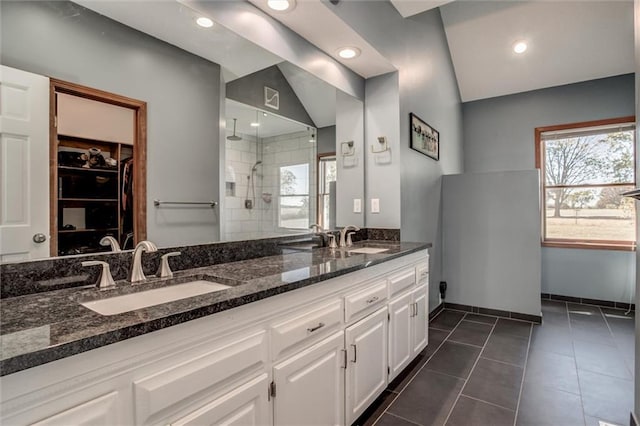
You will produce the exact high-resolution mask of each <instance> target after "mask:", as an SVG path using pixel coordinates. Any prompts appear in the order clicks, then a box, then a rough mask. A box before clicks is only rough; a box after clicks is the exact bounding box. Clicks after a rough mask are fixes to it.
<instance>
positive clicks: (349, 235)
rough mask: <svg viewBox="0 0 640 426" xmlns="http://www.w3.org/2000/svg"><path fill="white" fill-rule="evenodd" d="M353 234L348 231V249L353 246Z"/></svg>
mask: <svg viewBox="0 0 640 426" xmlns="http://www.w3.org/2000/svg"><path fill="white" fill-rule="evenodd" d="M351 234H352V232H349V231H347V247H351V246H352V245H353V241H351Z"/></svg>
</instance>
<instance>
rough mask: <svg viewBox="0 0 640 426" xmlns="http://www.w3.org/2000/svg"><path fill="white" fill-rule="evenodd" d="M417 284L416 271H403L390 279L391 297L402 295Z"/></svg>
mask: <svg viewBox="0 0 640 426" xmlns="http://www.w3.org/2000/svg"><path fill="white" fill-rule="evenodd" d="M415 283H416V269H415V268H406V269H401V270H400V271H398V272H396V273H395V274H393V275H391V276H390V277H389V297H393V296H394V295H396V294H398V293H400V292H401V291H402V290H405V289H407V288H409V287H411V286H413V285H414V284H415Z"/></svg>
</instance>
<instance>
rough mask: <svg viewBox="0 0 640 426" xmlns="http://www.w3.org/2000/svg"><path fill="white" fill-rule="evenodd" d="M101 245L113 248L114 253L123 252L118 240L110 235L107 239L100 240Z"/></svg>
mask: <svg viewBox="0 0 640 426" xmlns="http://www.w3.org/2000/svg"><path fill="white" fill-rule="evenodd" d="M100 245H101V246H111V251H113V252H119V251H122V250H121V249H120V243H118V240H116V239H115V238H113V237H112V236H110V235H107V236H106V237H102V239H101V240H100Z"/></svg>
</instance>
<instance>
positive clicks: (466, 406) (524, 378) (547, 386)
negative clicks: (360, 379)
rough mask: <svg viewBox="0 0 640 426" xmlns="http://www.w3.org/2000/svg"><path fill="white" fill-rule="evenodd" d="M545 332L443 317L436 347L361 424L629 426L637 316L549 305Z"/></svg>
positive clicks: (518, 324)
mask: <svg viewBox="0 0 640 426" xmlns="http://www.w3.org/2000/svg"><path fill="white" fill-rule="evenodd" d="M542 314H543V324H542V325H532V324H531V323H528V322H524V321H516V320H511V319H505V318H496V317H492V316H486V315H478V314H472V313H466V312H460V311H454V310H448V309H447V310H444V311H442V312H441V313H440V314H439V315H438V316H437V317H436V318H434V319H433V320H432V321H431V323H430V327H429V345H428V346H427V348H426V349H425V350H424V351H423V352H422V353H421V354H420V355H419V356H418V357H417V358H416V360H415V361H414V362H413V363H412V364H411V365H410V366H409V367H407V369H406V370H405V371H404V372H403V373H402V374H401V375H400V376H399V377H398V378H396V379H395V380H394V382H393V383H391V384H390V385H389V387H388V388H387V390H386V391H385V392H384V394H383V395H382V396H381V397H380V398H378V400H377V401H376V403H375V404H374V405H373V406H372V407H371V408H370V409H369V410H368V411H367V413H365V414H364V415H363V416H362V417H361V418H360V419H359V420H358V421H357V422H356V423H355V424H356V425H358V426H360V425H362V426H371V425H376V426H412V425H413V426H416V425H418V426H427V425H464V426H466V425H478V426H489V425H491V426H501V425H509V426H514V425H516V426H520V425H522V426H525V425H527V426H529V425H530V426H538V425H562V426H599V425H600V424H601V423H600V422H601V421H602V422H606V423H609V424H615V425H626V424H628V422H629V413H630V411H631V407H632V404H633V375H634V371H633V368H634V340H635V328H634V316H633V313H632V314H631V315H625V311H623V310H617V309H611V308H600V307H598V306H591V305H580V304H574V303H566V302H556V301H549V300H543V301H542Z"/></svg>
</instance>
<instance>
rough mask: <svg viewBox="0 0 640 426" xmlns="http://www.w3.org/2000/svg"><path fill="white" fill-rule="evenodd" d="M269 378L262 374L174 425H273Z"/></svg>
mask: <svg viewBox="0 0 640 426" xmlns="http://www.w3.org/2000/svg"><path fill="white" fill-rule="evenodd" d="M268 377H269V376H268V375H267V373H264V374H261V375H260V376H258V377H256V378H255V379H253V380H250V381H248V382H246V383H244V384H242V385H240V386H238V387H237V388H235V389H233V390H231V391H230V392H228V393H227V394H225V395H224V396H222V397H220V398H218V399H216V400H214V401H211V402H210V403H208V404H207V405H205V406H204V407H201V408H199V409H197V410H196V411H194V412H193V413H191V414H189V415H187V416H185V417H183V418H181V419H180V420H177V421H175V422H172V423H171V425H172V426H195V425H199V426H200V425H225V426H226V425H229V426H232V425H242V426H267V425H269V424H271V416H270V412H269V398H268V395H267V389H268V388H269V383H268Z"/></svg>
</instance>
